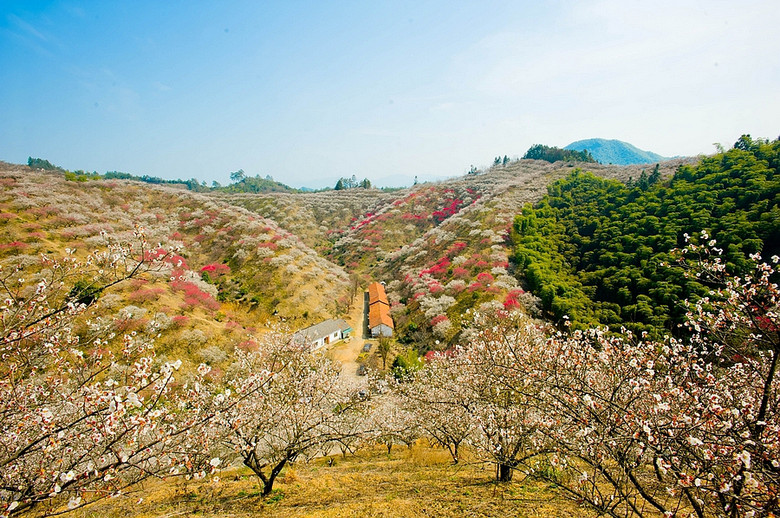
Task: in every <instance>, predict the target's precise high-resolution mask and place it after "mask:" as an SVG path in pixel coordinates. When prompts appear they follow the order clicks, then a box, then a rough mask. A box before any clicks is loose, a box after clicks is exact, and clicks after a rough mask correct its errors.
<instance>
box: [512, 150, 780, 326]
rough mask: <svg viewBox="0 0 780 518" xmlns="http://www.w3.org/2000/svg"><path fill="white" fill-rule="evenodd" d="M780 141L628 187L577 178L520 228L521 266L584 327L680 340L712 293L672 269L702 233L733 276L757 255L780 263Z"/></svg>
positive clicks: (555, 306) (552, 190) (561, 311)
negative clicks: (677, 335)
mask: <svg viewBox="0 0 780 518" xmlns="http://www.w3.org/2000/svg"><path fill="white" fill-rule="evenodd" d="M779 165H780V140H775V141H772V142H770V141H766V140H760V139H756V140H753V139H751V138H750V136H743V137H742V138H740V140H739V141H738V142H737V143H736V144H735V146H734V148H733V149H731V150H729V151H727V152H724V153H719V154H717V155H714V156H712V157H707V158H703V159H702V160H701V161H700V162H699V163H698V164H697V165H695V166H688V165H686V166H681V167H680V168H679V169H678V171H677V172H676V174H675V175H674V177H673V178H671V179H670V180H668V181H661V179H660V175H658V174H657V172H656V171H653V172H652V173H651V174H649V175H648V174H645V173H643V174H642V176H641V177H640V179H639V180H638V181H630V182H629V183H628V184H623V183H620V182H618V181H615V180H606V179H603V178H598V177H596V176H594V175H593V174H591V173H588V172H582V171H580V170H577V171H575V172H573V173H572V174H571V175H570V176H569V177H567V178H565V179H562V180H560V181H558V182H555V183H554V184H552V185H551V186H549V188H548V194H547V196H545V198H544V199H543V200H541V201H540V202H539V203H537V204H536V205H534V206H530V205H527V206H526V207H524V208H523V210H522V213H521V214H520V215H518V216H517V217H516V218H515V222H514V228H513V239H514V246H515V250H514V260H515V261H516V263H517V264H518V266H519V271H521V272H523V273H524V275H525V278H526V280H527V282H528V284H529V287H530V288H531V290H532V291H533V292H534V293H535V294H537V295H538V296H539V297H540V298H541V299H542V302H543V307H544V309H545V310H546V311H547V312H548V313H549V314H550V315H551V316H553V317H554V318H556V319H558V320H559V321H560V320H561V319H563V318H564V316H567V317H568V318H569V319H571V321H572V322H573V323H575V325H586V324H594V323H601V324H608V325H610V326H612V327H613V328H618V327H620V326H625V327H627V328H628V329H631V330H632V331H635V332H642V331H647V332H650V333H651V334H660V333H661V332H663V331H664V330H667V331H672V332H674V331H675V330H676V328H677V324H678V323H679V322H680V321H681V319H682V316H683V313H684V310H683V308H682V307H681V304H680V301H682V300H684V299H686V298H691V297H692V298H696V297H697V296H700V295H701V294H703V293H704V291H705V286H704V285H703V284H701V283H700V282H698V281H697V280H696V279H686V278H685V277H684V276H683V272H682V271H681V270H680V269H679V268H672V267H669V266H668V263H669V261H670V256H669V252H670V250H672V249H674V248H676V247H679V246H682V245H683V244H684V243H685V240H686V236H691V237H692V238H701V236H702V234H701V232H702V231H705V232H706V233H707V236H706V239H709V236H711V237H712V238H715V239H716V240H717V246H718V247H720V248H722V249H723V256H724V261H726V263H727V268H728V269H729V271H730V272H732V273H739V272H742V271H744V269H745V268H746V266H747V265H748V257H749V255H750V254H754V253H761V254H762V255H764V256H765V257H769V256H771V255H774V254H780V174H779V173H778V166H779Z"/></svg>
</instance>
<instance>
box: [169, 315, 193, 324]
mask: <svg viewBox="0 0 780 518" xmlns="http://www.w3.org/2000/svg"><path fill="white" fill-rule="evenodd" d="M171 321H172V322H173V325H175V326H176V327H184V326H186V325H187V324H189V323H190V317H186V316H184V315H176V316H175V317H173V318H171Z"/></svg>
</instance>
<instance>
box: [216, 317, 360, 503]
mask: <svg viewBox="0 0 780 518" xmlns="http://www.w3.org/2000/svg"><path fill="white" fill-rule="evenodd" d="M260 342H261V343H260V347H259V349H258V351H257V352H255V353H250V354H248V355H244V357H243V359H242V360H241V362H240V364H239V365H240V368H238V369H235V368H234V369H233V372H232V373H231V376H232V379H233V381H231V382H230V383H231V384H233V385H234V386H235V387H236V389H235V393H236V394H235V396H233V397H236V398H237V402H236V403H235V404H233V405H231V406H230V407H229V408H228V409H226V411H225V412H223V414H224V415H222V416H221V417H219V419H218V421H219V422H220V423H222V425H223V431H224V432H225V435H224V442H225V443H226V444H227V445H228V446H229V448H230V449H231V450H232V451H233V453H234V455H237V456H238V457H239V458H240V459H241V460H242V461H243V463H244V465H245V466H247V467H248V468H249V469H251V470H252V471H253V472H254V473H255V474H256V475H257V476H258V477H259V478H260V480H261V481H262V483H263V494H264V495H268V494H270V493H271V491H272V490H273V484H274V481H275V480H276V477H277V476H278V475H279V473H280V472H281V471H282V469H283V468H284V467H285V466H286V465H287V463H289V462H293V461H295V460H297V459H299V458H305V457H306V456H308V455H314V454H318V453H321V452H322V451H323V450H325V451H327V450H328V449H329V445H332V447H336V446H337V445H338V444H339V443H344V445H345V447H347V448H348V447H350V446H349V444H350V443H351V439H352V438H354V437H355V436H356V435H358V434H361V433H362V429H361V428H360V427H357V426H355V423H354V415H353V414H356V413H358V414H359V413H362V412H365V411H366V410H367V399H366V395H365V393H363V394H361V391H360V389H358V388H357V387H355V386H353V385H351V384H350V383H348V382H346V381H345V380H344V379H343V378H341V377H340V376H339V374H340V366H339V365H337V364H335V363H334V362H332V361H331V360H329V359H327V358H325V357H324V356H323V355H321V354H316V353H311V352H309V351H307V350H305V349H303V348H301V347H300V346H299V345H296V344H294V343H292V342H291V341H290V340H289V336H288V335H286V334H284V333H280V332H269V333H266V334H265V335H264V336H263V337H261V338H260ZM247 373H264V374H263V376H265V378H266V379H267V382H266V383H265V385H264V386H263V388H262V390H257V391H255V392H254V393H252V394H247V393H246V391H245V390H244V389H243V388H242V387H241V385H242V384H243V383H244V380H245V378H246V376H247Z"/></svg>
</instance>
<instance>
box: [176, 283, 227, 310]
mask: <svg viewBox="0 0 780 518" xmlns="http://www.w3.org/2000/svg"><path fill="white" fill-rule="evenodd" d="M171 288H173V290H174V291H182V292H184V305H185V306H186V307H196V306H202V307H204V308H206V309H210V310H212V311H216V310H218V309H219V302H217V301H216V300H214V297H212V296H211V295H209V294H208V293H206V292H205V291H201V290H200V288H198V287H197V286H196V285H195V284H193V283H191V282H187V281H173V282H171Z"/></svg>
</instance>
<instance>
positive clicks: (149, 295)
mask: <svg viewBox="0 0 780 518" xmlns="http://www.w3.org/2000/svg"><path fill="white" fill-rule="evenodd" d="M164 293H165V288H147V289H145V290H136V291H134V292H132V293H130V294H129V295H128V296H127V298H128V300H130V301H131V302H152V301H154V300H157V299H158V298H159V297H160V295H163V294H164Z"/></svg>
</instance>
